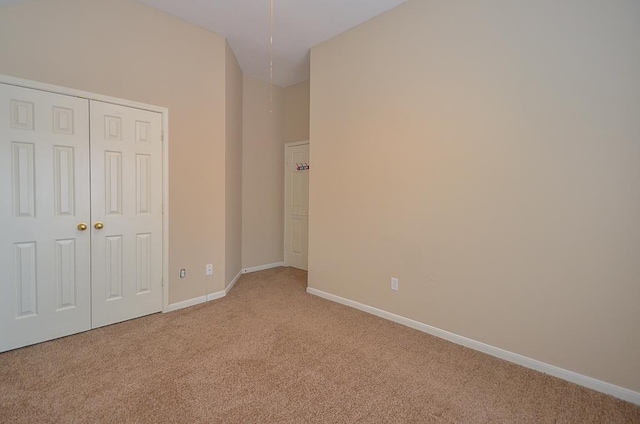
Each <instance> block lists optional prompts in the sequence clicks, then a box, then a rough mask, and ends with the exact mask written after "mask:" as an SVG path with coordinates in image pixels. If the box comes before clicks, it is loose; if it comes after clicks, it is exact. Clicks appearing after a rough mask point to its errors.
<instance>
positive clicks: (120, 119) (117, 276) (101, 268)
mask: <svg viewBox="0 0 640 424" xmlns="http://www.w3.org/2000/svg"><path fill="white" fill-rule="evenodd" d="M90 107H91V183H92V190H91V195H92V203H91V207H92V219H93V220H92V224H93V226H92V228H91V231H92V284H93V312H92V316H93V327H94V328H95V327H100V326H103V325H108V324H112V323H115V322H119V321H124V320H127V319H131V318H136V317H139V316H143V315H147V314H151V313H154V312H159V311H161V310H162V136H161V135H162V115H161V114H159V113H155V112H149V111H144V110H140V109H135V108H130V107H124V106H119V105H114V104H110V103H103V102H97V101H91V105H90ZM96 225H97V227H96Z"/></svg>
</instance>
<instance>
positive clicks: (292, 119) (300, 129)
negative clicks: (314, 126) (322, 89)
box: [282, 80, 311, 143]
mask: <svg viewBox="0 0 640 424" xmlns="http://www.w3.org/2000/svg"><path fill="white" fill-rule="evenodd" d="M310 87H311V84H310V82H309V80H307V81H304V82H301V83H300V84H296V85H292V86H290V87H287V88H285V89H284V90H283V91H284V117H283V118H284V119H283V124H282V125H283V127H282V137H283V140H284V142H285V143H291V142H294V141H303V140H309V92H310Z"/></svg>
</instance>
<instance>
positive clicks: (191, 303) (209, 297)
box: [162, 271, 242, 312]
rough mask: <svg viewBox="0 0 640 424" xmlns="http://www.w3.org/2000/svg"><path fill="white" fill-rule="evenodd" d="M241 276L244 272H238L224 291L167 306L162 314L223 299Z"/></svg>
mask: <svg viewBox="0 0 640 424" xmlns="http://www.w3.org/2000/svg"><path fill="white" fill-rule="evenodd" d="M241 275H242V271H240V272H238V274H237V275H236V276H235V277H233V280H231V284H229V285H228V286H227V288H226V289H224V290H221V291H217V292H215V293H209V294H207V295H205V296H199V297H194V298H193V299H189V300H184V301H182V302H178V303H172V304H171V305H167V308H166V309H163V310H162V312H173V311H177V310H178V309H183V308H188V307H190V306H195V305H200V304H201V303H206V302H210V301H212V300H218V299H222V298H223V297H225V296H226V295H228V294H229V292H230V291H231V289H232V288H233V286H234V285H235V284H236V282H237V281H238V280H239V279H240V276H241Z"/></svg>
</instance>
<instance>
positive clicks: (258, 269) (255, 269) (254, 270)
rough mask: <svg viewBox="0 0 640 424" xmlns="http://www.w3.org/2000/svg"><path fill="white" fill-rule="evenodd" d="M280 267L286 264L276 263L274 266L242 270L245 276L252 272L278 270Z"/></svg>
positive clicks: (260, 266) (268, 265)
mask: <svg viewBox="0 0 640 424" xmlns="http://www.w3.org/2000/svg"><path fill="white" fill-rule="evenodd" d="M279 266H284V262H275V263H272V264H266V265H259V266H252V267H251V268H244V269H243V270H242V273H243V274H248V273H250V272H258V271H264V270H265V269H271V268H277V267H279Z"/></svg>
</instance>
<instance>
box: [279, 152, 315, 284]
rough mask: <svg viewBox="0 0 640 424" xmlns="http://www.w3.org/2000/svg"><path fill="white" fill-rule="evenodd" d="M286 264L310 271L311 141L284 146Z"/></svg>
mask: <svg viewBox="0 0 640 424" xmlns="http://www.w3.org/2000/svg"><path fill="white" fill-rule="evenodd" d="M285 157H286V160H285V183H284V184H285V195H284V196H285V212H284V213H285V217H284V220H285V223H284V263H285V265H286V266H292V267H294V268H298V269H303V270H305V271H306V270H307V262H308V259H307V250H308V246H309V164H310V162H309V143H305V144H296V145H288V146H286V147H285Z"/></svg>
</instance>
